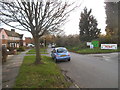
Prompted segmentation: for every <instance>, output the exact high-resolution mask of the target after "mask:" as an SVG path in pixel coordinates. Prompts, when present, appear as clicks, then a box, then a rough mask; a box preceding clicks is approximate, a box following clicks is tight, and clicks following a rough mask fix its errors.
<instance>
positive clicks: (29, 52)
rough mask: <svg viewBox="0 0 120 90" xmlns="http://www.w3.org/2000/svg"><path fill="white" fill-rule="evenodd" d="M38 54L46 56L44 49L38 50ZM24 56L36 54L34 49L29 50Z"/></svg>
mask: <svg viewBox="0 0 120 90" xmlns="http://www.w3.org/2000/svg"><path fill="white" fill-rule="evenodd" d="M40 53H41V54H48V53H47V49H46V48H40ZM26 54H36V51H35V49H34V48H33V49H31V50H30V51H28V52H27V53H26Z"/></svg>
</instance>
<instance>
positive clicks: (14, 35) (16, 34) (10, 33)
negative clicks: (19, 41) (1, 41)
mask: <svg viewBox="0 0 120 90" xmlns="http://www.w3.org/2000/svg"><path fill="white" fill-rule="evenodd" d="M2 29H3V28H0V31H2ZM4 31H5V32H6V34H7V35H8V36H10V37H21V38H22V37H23V34H19V33H16V32H15V31H9V30H6V29H4Z"/></svg>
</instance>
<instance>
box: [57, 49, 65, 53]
mask: <svg viewBox="0 0 120 90" xmlns="http://www.w3.org/2000/svg"><path fill="white" fill-rule="evenodd" d="M57 52H58V53H66V52H67V50H66V49H57Z"/></svg>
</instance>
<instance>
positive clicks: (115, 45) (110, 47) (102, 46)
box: [101, 44, 117, 49]
mask: <svg viewBox="0 0 120 90" xmlns="http://www.w3.org/2000/svg"><path fill="white" fill-rule="evenodd" d="M101 49H117V44H101Z"/></svg>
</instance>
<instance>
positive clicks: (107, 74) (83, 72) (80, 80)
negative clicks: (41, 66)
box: [48, 48, 118, 88]
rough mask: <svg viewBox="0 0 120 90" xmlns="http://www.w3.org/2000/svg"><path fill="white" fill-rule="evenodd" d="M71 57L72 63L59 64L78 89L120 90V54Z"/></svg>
mask: <svg viewBox="0 0 120 90" xmlns="http://www.w3.org/2000/svg"><path fill="white" fill-rule="evenodd" d="M50 51H51V49H50V48H49V49H48V52H50ZM49 55H50V54H49ZM70 55H71V61H70V62H68V61H66V62H58V63H57V64H58V66H59V67H60V68H61V70H62V71H63V72H66V75H67V77H69V78H70V79H71V80H72V81H73V82H74V83H75V85H76V86H77V87H80V88H118V53H107V54H85V55H83V54H76V53H73V52H70Z"/></svg>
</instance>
